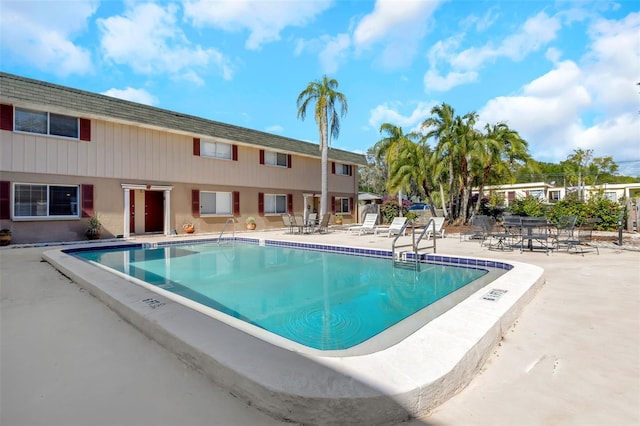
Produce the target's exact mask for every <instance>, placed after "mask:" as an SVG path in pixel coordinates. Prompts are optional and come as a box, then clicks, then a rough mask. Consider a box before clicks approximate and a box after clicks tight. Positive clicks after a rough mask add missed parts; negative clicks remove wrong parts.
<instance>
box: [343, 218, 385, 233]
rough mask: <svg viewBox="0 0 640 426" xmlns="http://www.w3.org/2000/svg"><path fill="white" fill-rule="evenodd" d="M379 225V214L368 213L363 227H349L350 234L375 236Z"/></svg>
mask: <svg viewBox="0 0 640 426" xmlns="http://www.w3.org/2000/svg"><path fill="white" fill-rule="evenodd" d="M377 223H378V213H367V215H366V216H365V217H364V222H362V224H361V225H355V226H350V227H349V232H351V233H352V234H355V233H357V234H358V235H362V234H367V233H370V234H375V232H376V227H377Z"/></svg>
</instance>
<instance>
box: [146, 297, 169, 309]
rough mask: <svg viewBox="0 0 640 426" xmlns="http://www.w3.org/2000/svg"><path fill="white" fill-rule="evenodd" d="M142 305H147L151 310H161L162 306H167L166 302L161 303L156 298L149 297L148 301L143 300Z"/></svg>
mask: <svg viewBox="0 0 640 426" xmlns="http://www.w3.org/2000/svg"><path fill="white" fill-rule="evenodd" d="M142 303H144V304H146V305H147V306H149V307H150V308H151V309H155V308H159V307H160V306H164V305H165V303H164V302H161V301H159V300H158V299H154V298H151V297H148V298H146V299H142Z"/></svg>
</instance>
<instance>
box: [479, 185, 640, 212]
mask: <svg viewBox="0 0 640 426" xmlns="http://www.w3.org/2000/svg"><path fill="white" fill-rule="evenodd" d="M580 191H582V196H583V198H584V199H589V198H590V197H592V196H594V195H595V194H602V196H604V197H606V198H608V199H610V200H611V201H613V202H615V203H619V202H621V201H622V200H626V201H630V200H632V199H635V198H638V196H639V195H640V182H637V183H619V184H612V183H603V184H601V185H587V186H585V187H583V188H577V187H562V186H555V185H553V184H550V183H546V182H528V183H515V184H505V185H488V186H485V187H484V191H483V192H484V196H485V197H486V196H489V195H490V194H494V195H497V196H499V197H500V198H502V199H503V200H504V205H505V206H506V207H508V206H509V205H510V204H511V203H512V202H513V201H514V200H517V199H519V198H524V197H527V196H531V197H535V198H539V199H541V200H543V201H546V202H549V203H554V202H556V201H560V200H562V199H564V198H565V197H566V196H567V194H570V193H578V192H580ZM473 193H474V194H477V193H478V191H477V188H476V189H474V191H473Z"/></svg>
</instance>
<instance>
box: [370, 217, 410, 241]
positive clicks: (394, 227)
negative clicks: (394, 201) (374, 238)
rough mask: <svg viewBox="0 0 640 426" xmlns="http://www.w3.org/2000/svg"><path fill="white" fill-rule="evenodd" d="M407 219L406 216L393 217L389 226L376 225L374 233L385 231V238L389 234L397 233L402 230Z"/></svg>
mask: <svg viewBox="0 0 640 426" xmlns="http://www.w3.org/2000/svg"><path fill="white" fill-rule="evenodd" d="M406 221H407V218H406V217H394V218H393V221H392V222H391V224H389V226H378V227H377V228H376V231H375V235H378V233H379V232H382V233H384V232H386V233H387V238H389V237H390V236H391V234H398V233H400V231H401V230H402V227H403V226H404V223H405V222H406Z"/></svg>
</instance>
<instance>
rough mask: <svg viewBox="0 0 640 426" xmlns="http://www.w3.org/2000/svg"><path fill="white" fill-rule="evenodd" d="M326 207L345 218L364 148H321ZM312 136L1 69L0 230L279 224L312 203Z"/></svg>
mask: <svg viewBox="0 0 640 426" xmlns="http://www.w3.org/2000/svg"><path fill="white" fill-rule="evenodd" d="M329 160H330V161H329V167H330V170H329V208H330V210H331V212H332V213H342V214H343V215H344V216H345V219H347V220H349V219H351V220H354V219H355V206H356V203H357V194H358V178H357V176H358V167H359V166H363V165H366V159H365V157H364V156H363V155H360V154H356V153H351V152H347V151H343V150H338V149H330V151H329ZM320 179H321V158H320V151H319V148H318V145H316V144H312V143H308V142H304V141H299V140H295V139H291V138H286V137H282V136H277V135H273V134H269V133H264V132H260V131H256V130H251V129H247V128H242V127H238V126H234V125H229V124H224V123H220V122H216V121H212V120H207V119H203V118H199V117H195V116H190V115H186V114H182V113H178V112H174V111H169V110H164V109H160V108H155V107H150V106H146V105H141V104H137V103H134V102H129V101H125V100H121V99H116V98H112V97H108V96H104V95H100V94H96V93H90V92H86V91H82V90H76V89H73V88H69V87H64V86H60V85H55V84H50V83H47V82H43V81H37V80H32V79H28V78H24V77H21V76H16V75H12V74H7V73H0V228H7V229H11V231H12V234H13V241H14V242H16V243H28V242H42V241H73V240H82V239H85V238H86V237H85V236H84V234H85V231H86V229H87V221H88V218H89V217H91V216H93V215H94V214H98V216H99V218H100V219H101V221H102V223H103V233H104V237H114V236H122V237H129V236H131V235H137V234H148V233H161V234H164V235H171V234H174V233H181V232H183V231H182V227H183V224H186V223H194V224H195V226H196V229H197V230H198V232H219V231H220V230H221V229H222V227H223V225H224V224H225V222H227V220H228V219H229V218H234V220H235V221H236V223H241V224H242V225H244V220H245V219H246V218H247V217H249V216H253V217H255V218H256V221H257V224H258V227H260V228H263V229H264V228H275V227H282V226H283V224H282V218H281V215H282V214H284V213H303V212H304V211H305V210H307V211H312V210H319V195H320V184H321V183H320Z"/></svg>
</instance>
